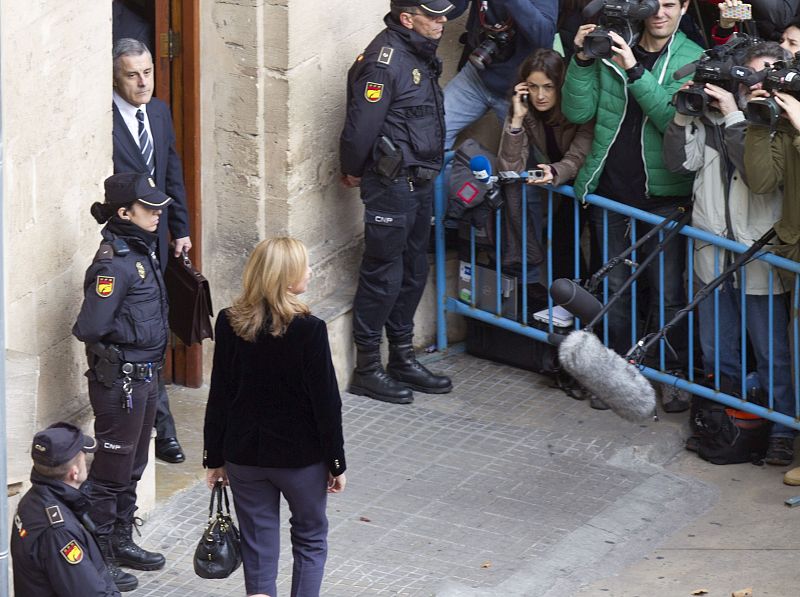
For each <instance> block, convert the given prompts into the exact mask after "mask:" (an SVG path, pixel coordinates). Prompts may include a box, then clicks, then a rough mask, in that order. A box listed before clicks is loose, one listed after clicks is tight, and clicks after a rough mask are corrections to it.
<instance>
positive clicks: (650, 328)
mask: <svg viewBox="0 0 800 597" xmlns="http://www.w3.org/2000/svg"><path fill="white" fill-rule="evenodd" d="M673 211H675V206H674V205H665V206H663V207H660V208H657V209H654V210H652V211H651V213H654V214H656V215H660V216H667V215H669V214H671V213H672V212H673ZM589 220H590V222H591V225H592V227H593V228H594V229H595V233H596V235H597V239H598V242H599V243H601V246H602V242H603V239H604V236H603V209H602V208H600V207H595V206H592V207H591V208H590V211H589ZM628 226H629V218H628V217H627V216H624V215H622V214H618V213H615V212H612V211H609V212H608V237H607V242H606V246H607V247H608V255H607V256H604V259H603V261H607V260H608V259H611V258H612V257H615V256H616V255H618V254H620V253H622V252H623V251H624V250H625V249H626V248H628V247H629V246H630V244H631V243H630V238H629V237H630V234H629V230H628ZM651 228H652V226H651V225H650V224H647V223H645V222H642V221H637V223H636V237H637V238H641V237H642V236H643V235H644V234H645V233H646V232H647V231H648V230H650V229H651ZM658 236H659V235H656V236H655V237H654V238H652V239H650V240H649V241H648V242H646V243H645V244H644V245H643V246H642V247H640V248H639V250H638V251H637V252H636V262H637V263H641V262H642V261H643V260H644V259H645V257H647V255H649V254H650V253H652V252H653V251H655V250H656V246H657V244H658ZM663 255H664V274H663V277H664V287H663V293H662V292H660V289H661V279H660V272H659V269H660V268H659V261H660V260H659V258H658V257H656V258H655V259H654V260H653V261H652V262H651V263H650V265H649V266H648V267H647V269H646V270H645V272H644V273H643V274H642V276H641V277H640V278H639V279H638V281H639V285H638V287H637V290H638V289H639V288H641V282H642V281H644V282H645V285H646V287H647V289H648V292H647V318H646V331H647V332H655V331H656V330H658V329H659V328H660V327H661V322H660V317H659V315H660V307H661V305H660V302H659V300H660V296H661V294H663V300H664V323H667V322H668V321H669V320H670V319H672V318H673V316H674V315H675V314H676V313H677V312H678V311H679V310H681V309H682V308H683V307H685V306H686V292H685V288H684V283H683V274H684V271H685V268H686V240H685V239H684V238H683V237H682V236H677V237H674V238H673V239H672V240H671V241H670V242H668V243H667V244H666V245H665V246H664V248H663ZM630 275H631V271H630V269H629V268H628V267H627V266H626V265H623V264H620V265H618V266H617V267H615V268H614V269H613V270H611V273H610V274H609V275H608V296H609V298H610V297H611V296H612V295H613V294H614V292H616V291H617V290H618V289H619V288H620V287H621V286H622V285H623V284H624V283H625V280H627V279H628V277H629V276H630ZM642 294H643V293H637V300H638V298H639V296H640V295H642ZM638 311H639V310H638V309H637V312H638ZM637 321H638V313H634V314H632V313H631V291H630V289H629V290H628V291H627V292H625V293H623V294H622V296H620V297H619V298H618V299H617V301H616V302H615V303H614V305H613V306H612V307H611V309H610V311H609V313H608V336H609V346H610V347H611V348H613V349H614V350H615V351H616V352H618V353H620V354H625V353H626V352H627V351H628V350H629V349H630V347H631V346H633V344H634V343H635V342H636V341H637V340H638V335H639V331H638V329H637V327H638V326H637V325H636V324H637ZM595 329H596V331H598V332H601V331H602V327H601V326H600V325H598V326H596V327H595ZM687 332H688V327H687V322H686V319H684V320H683V321H681V322H680V323H678V324H677V325H676V326H674V327H673V328H672V329H671V330H670V332H669V333H668V334H667V340H668V342H669V345H670V346H672V348H673V350H674V351H675V353H676V355H677V357H676V356H673V355H672V353H671V352H670V350H669V349H668V348H665V369H666V370H667V371H673V370H682V371H685V370H686V368H687V360H688V333H687ZM600 336H601V338H602V337H603V334H602V333H601V334H600ZM658 355H659V351H658V344H656V346H655V350H654V351H652V352H650V353H648V355H647V358H646V359H645V360H646V362H647V364H648V365H650V366H653V367H655V368H656V369H660V363H659V358H658Z"/></svg>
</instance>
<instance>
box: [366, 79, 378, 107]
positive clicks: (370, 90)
mask: <svg viewBox="0 0 800 597" xmlns="http://www.w3.org/2000/svg"><path fill="white" fill-rule="evenodd" d="M382 97H383V83H373V82H372V81H367V85H366V87H364V99H366V100H367V101H368V102H370V103H372V104H374V103H375V102H379V101H381V98H382Z"/></svg>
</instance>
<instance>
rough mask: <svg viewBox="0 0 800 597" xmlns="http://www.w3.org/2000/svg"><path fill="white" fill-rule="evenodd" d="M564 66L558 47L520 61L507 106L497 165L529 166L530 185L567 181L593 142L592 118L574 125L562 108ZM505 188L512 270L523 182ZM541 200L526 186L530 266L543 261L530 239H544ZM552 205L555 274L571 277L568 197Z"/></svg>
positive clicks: (517, 253) (518, 249)
mask: <svg viewBox="0 0 800 597" xmlns="http://www.w3.org/2000/svg"><path fill="white" fill-rule="evenodd" d="M565 70H566V69H565V65H564V60H563V58H562V57H561V56H560V55H559V54H558V53H557V52H555V51H554V50H550V49H545V48H540V49H538V50H536V51H535V52H533V54H531V55H530V56H529V57H528V58H526V59H525V61H524V62H523V63H522V64H521V65H520V68H519V73H518V77H517V82H516V84H515V85H514V88H513V95H512V98H511V109H510V110H509V114H508V116H507V117H506V121H505V124H504V125H503V133H502V136H501V137H500V148H499V150H498V155H497V157H498V166H499V169H500V170H513V171H515V172H520V171H523V170H528V171H533V172H531V176H529V177H528V178H527V183H528V184H531V185H535V186H539V187H541V186H542V185H553V186H558V185H560V184H565V183H568V182H569V181H571V180H572V179H573V178H574V177H575V174H576V173H577V172H578V169H580V167H581V166H582V165H583V161H584V159H585V158H586V154H587V153H588V151H589V148H590V147H591V144H592V138H593V136H594V123H588V124H582V125H576V124H572V123H571V122H569V121H568V120H567V119H566V118H565V117H564V115H563V114H562V113H561V107H560V105H561V86H562V84H563V82H564V73H565ZM505 189H506V208H505V211H504V214H505V221H504V231H503V237H504V239H505V241H506V246H505V251H504V257H503V265H504V267H510V268H512V269H513V268H514V267H516V266H520V267H521V263H522V252H523V247H522V233H521V226H520V222H521V221H522V187H521V185H507V186H506V187H505ZM532 191H533V192H532ZM543 199H544V196H543V194H542V193H540V192H538V189H537V190H534V189H528V193H527V204H528V209H529V215H528V219H527V222H528V226H527V228H528V234H527V238H528V247H527V250H526V261H527V263H528V267H529V268H530V267H531V265H536V263H537V261H538V262H540V261H541V256H540V255H541V247H536V244H537V243H536V242H534V241H538V242H541V240H542V226H543ZM554 199H555V197H554ZM554 210H555V211H554V217H553V239H552V240H553V270H554V271H553V277H554V278H557V277H569V278H572V277H575V268H574V253H573V246H574V239H573V236H574V235H573V230H574V224H573V214H574V210H573V206H572V202H571V201H568V200H561V201H559V202H558V203H554ZM537 250H538V251H539V253H540V255H539V256H537V255H536V252H537ZM583 265H585V264H583ZM531 274H534V275H533V276H532V275H531ZM528 276H529V278H528V282H535V281H537V280H535V279H531V278H532V277H534V278H535V272H532V271H531V270H530V269H529V273H528Z"/></svg>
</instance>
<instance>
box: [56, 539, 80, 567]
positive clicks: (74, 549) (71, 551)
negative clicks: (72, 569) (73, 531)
mask: <svg viewBox="0 0 800 597" xmlns="http://www.w3.org/2000/svg"><path fill="white" fill-rule="evenodd" d="M61 556H62V557H63V558H64V559H65V560H66V561H67V562H68V563H69V564H73V565H74V564H80V563H81V562H82V561H83V548H82V547H81V546H80V545H78V542H77V541H75V539H73V540H72V541H70V542H69V543H67V544H66V545H65V546H64V547H62V548H61Z"/></svg>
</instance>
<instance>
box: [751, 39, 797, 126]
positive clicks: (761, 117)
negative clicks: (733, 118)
mask: <svg viewBox="0 0 800 597" xmlns="http://www.w3.org/2000/svg"><path fill="white" fill-rule="evenodd" d="M761 72H762V73H764V82H763V83H762V86H763V89H766V90H767V91H782V92H785V93H789V94H791V95H792V96H794V97H796V98H797V99H800V52H798V53H797V54H795V55H794V59H793V60H791V61H788V62H787V61H783V60H778V61H777V62H775V63H774V64H773V65H772V66H771V67H770V68H768V69H765V70H763V71H761ZM781 112H783V108H781V107H780V106H779V105H778V102H776V101H775V98H774V97H765V98H761V97H760V98H756V99H753V100H750V101H749V102H747V109H746V110H745V113H746V115H747V120H748V121H750V122H751V123H752V124H756V125H760V126H768V127H770V128H773V129H774V128H775V126H776V125H777V124H778V118H779V117H780V115H781Z"/></svg>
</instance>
